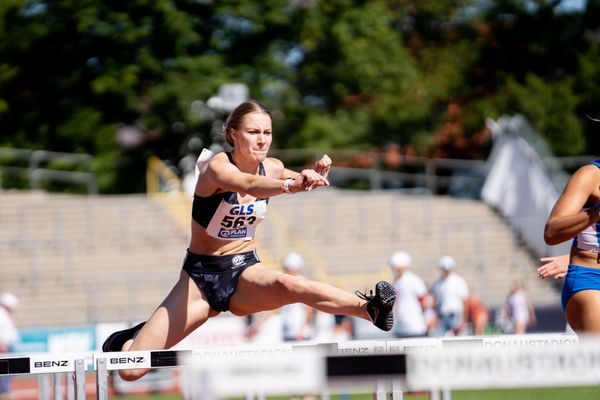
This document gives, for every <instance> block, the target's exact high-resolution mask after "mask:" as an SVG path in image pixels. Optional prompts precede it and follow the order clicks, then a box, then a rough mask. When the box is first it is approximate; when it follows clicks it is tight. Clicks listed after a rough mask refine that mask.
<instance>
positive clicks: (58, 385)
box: [52, 372, 64, 400]
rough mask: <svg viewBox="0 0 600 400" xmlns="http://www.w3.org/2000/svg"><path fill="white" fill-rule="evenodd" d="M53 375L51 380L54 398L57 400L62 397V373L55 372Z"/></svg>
mask: <svg viewBox="0 0 600 400" xmlns="http://www.w3.org/2000/svg"><path fill="white" fill-rule="evenodd" d="M52 375H54V376H53V380H54V399H55V400H58V399H62V398H63V397H64V390H63V385H62V381H63V379H62V378H63V374H61V373H59V372H55V373H54V374H52Z"/></svg>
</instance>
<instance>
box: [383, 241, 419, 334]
mask: <svg viewBox="0 0 600 400" xmlns="http://www.w3.org/2000/svg"><path fill="white" fill-rule="evenodd" d="M388 264H389V266H390V268H391V270H392V273H393V274H394V283H393V285H394V289H395V290H396V304H395V305H394V328H393V333H394V335H395V336H396V337H399V338H401V337H415V336H426V335H427V324H426V323H425V316H424V315H423V305H422V300H423V298H424V297H425V295H427V286H426V285H425V282H423V280H422V279H421V278H419V277H418V276H417V275H415V274H414V273H413V272H412V271H409V270H408V269H409V268H410V267H411V265H412V258H411V257H410V255H409V254H408V253H406V252H404V251H398V252H396V253H394V254H392V256H391V257H390V259H389V261H388Z"/></svg>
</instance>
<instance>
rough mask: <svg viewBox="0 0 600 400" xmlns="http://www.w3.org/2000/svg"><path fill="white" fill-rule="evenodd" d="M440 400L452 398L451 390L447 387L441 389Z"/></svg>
mask: <svg viewBox="0 0 600 400" xmlns="http://www.w3.org/2000/svg"><path fill="white" fill-rule="evenodd" d="M442 400H452V391H451V390H450V389H448V388H447V387H446V388H444V389H443V390H442Z"/></svg>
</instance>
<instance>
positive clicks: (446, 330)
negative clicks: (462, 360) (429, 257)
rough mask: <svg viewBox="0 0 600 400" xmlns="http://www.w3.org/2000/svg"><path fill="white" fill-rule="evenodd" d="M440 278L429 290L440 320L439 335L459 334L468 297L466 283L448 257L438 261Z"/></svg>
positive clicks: (452, 260)
mask: <svg viewBox="0 0 600 400" xmlns="http://www.w3.org/2000/svg"><path fill="white" fill-rule="evenodd" d="M438 268H439V269H440V273H441V276H440V278H439V279H438V280H437V281H436V282H435V283H434V284H433V287H432V288H431V291H432V294H433V297H434V298H435V304H436V310H437V312H438V315H439V318H440V325H439V334H440V335H442V336H443V335H448V334H454V335H457V334H459V333H460V332H461V331H462V329H463V328H464V326H465V316H466V312H465V302H466V300H467V298H468V297H469V288H468V286H467V282H466V281H465V280H464V279H463V278H462V277H461V276H460V275H459V274H457V273H456V272H454V269H455V268H456V262H455V261H454V258H452V257H450V256H443V257H442V258H440V259H439V261H438Z"/></svg>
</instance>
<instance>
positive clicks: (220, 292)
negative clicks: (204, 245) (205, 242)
mask: <svg viewBox="0 0 600 400" xmlns="http://www.w3.org/2000/svg"><path fill="white" fill-rule="evenodd" d="M258 262H260V260H259V259H258V256H257V255H256V253H255V252H254V251H248V252H246V253H240V254H231V255H227V256H205V255H201V254H194V253H192V252H190V251H189V250H188V252H187V254H186V256H185V260H184V261H183V267H182V268H183V270H184V271H185V272H187V274H188V275H189V276H190V278H192V280H193V281H194V282H195V283H196V286H198V289H200V290H201V291H202V292H203V293H204V294H205V295H206V298H207V300H208V304H209V305H210V307H211V308H212V309H213V310H215V311H229V300H230V299H231V296H233V294H234V292H235V288H236V287H237V283H238V280H239V279H240V276H241V275H242V272H244V270H245V269H246V268H248V267H250V266H252V265H254V264H256V263H258Z"/></svg>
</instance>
